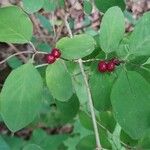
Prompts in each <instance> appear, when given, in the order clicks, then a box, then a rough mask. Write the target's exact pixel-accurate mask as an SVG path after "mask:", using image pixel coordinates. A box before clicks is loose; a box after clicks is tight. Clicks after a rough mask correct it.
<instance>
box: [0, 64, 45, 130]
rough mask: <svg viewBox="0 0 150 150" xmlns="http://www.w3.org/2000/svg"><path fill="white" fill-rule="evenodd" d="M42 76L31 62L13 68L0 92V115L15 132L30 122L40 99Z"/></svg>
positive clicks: (37, 108) (38, 106)
mask: <svg viewBox="0 0 150 150" xmlns="http://www.w3.org/2000/svg"><path fill="white" fill-rule="evenodd" d="M42 88H43V83H42V78H41V76H40V75H39V73H38V71H37V70H36V69H35V68H34V67H33V65H32V64H26V65H23V66H21V67H19V68H17V69H15V70H13V71H12V72H11V73H10V75H9V76H8V78H7V79H6V81H5V84H4V86H3V89H2V92H1V97H0V98H1V99H0V106H1V115H2V118H3V120H4V122H5V123H6V125H7V126H8V128H9V129H10V130H11V131H13V132H15V131H17V130H20V129H21V128H23V127H25V126H26V125H28V124H29V123H31V122H32V121H33V120H34V118H35V116H36V115H37V113H38V111H39V109H40V105H41V103H42V102H41V99H42Z"/></svg>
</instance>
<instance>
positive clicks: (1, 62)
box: [0, 51, 34, 65]
mask: <svg viewBox="0 0 150 150" xmlns="http://www.w3.org/2000/svg"><path fill="white" fill-rule="evenodd" d="M33 53H34V52H32V51H22V52H18V53H15V54H12V55H10V56H9V57H7V58H6V59H4V60H2V61H0V65H1V64H3V63H5V62H6V61H7V60H9V59H11V58H12V57H14V56H17V55H21V54H33Z"/></svg>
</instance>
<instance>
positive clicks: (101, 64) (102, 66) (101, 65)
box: [98, 60, 107, 73]
mask: <svg viewBox="0 0 150 150" xmlns="http://www.w3.org/2000/svg"><path fill="white" fill-rule="evenodd" d="M98 70H99V71H100V72H102V73H103V72H106V71H107V63H106V61H103V60H102V61H100V62H99V63H98Z"/></svg>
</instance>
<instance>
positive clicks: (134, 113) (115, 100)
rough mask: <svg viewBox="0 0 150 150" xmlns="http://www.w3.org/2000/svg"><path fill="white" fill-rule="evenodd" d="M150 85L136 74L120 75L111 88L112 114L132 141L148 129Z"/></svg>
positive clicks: (149, 123)
mask: <svg viewBox="0 0 150 150" xmlns="http://www.w3.org/2000/svg"><path fill="white" fill-rule="evenodd" d="M149 91H150V84H149V83H148V82H147V81H146V80H145V79H144V78H143V77H142V76H141V75H140V74H138V73H137V72H134V71H127V72H124V71H122V73H121V74H120V76H119V77H118V79H117V81H116V83H115V84H114V86H113V89H112V93H111V101H112V106H113V112H114V115H115V118H116V120H117V122H118V123H119V124H120V126H121V127H122V129H123V130H124V131H125V132H127V133H128V134H129V135H130V136H131V137H132V138H133V139H139V138H141V137H142V136H143V135H144V134H145V133H146V132H147V130H148V129H149V128H150V118H149V114H150V109H149V108H150V92H149Z"/></svg>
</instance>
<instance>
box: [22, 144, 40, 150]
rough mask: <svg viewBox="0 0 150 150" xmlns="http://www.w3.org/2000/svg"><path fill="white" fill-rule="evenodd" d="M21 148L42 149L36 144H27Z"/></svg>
mask: <svg viewBox="0 0 150 150" xmlns="http://www.w3.org/2000/svg"><path fill="white" fill-rule="evenodd" d="M23 150H42V148H40V147H39V146H38V145H35V144H29V145H27V146H25V147H24V148H23Z"/></svg>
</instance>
